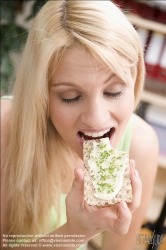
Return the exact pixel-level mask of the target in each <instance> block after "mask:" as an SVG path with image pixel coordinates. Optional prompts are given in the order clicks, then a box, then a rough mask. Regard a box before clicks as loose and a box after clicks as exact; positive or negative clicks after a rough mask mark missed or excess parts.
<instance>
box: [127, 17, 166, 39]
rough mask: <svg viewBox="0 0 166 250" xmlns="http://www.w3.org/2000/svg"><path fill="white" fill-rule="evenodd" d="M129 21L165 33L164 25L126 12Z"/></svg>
mask: <svg viewBox="0 0 166 250" xmlns="http://www.w3.org/2000/svg"><path fill="white" fill-rule="evenodd" d="M126 16H127V18H128V19H129V21H130V22H131V23H132V24H133V25H136V26H138V27H140V28H144V29H148V30H152V31H156V32H159V33H162V34H165V35H166V25H165V24H162V23H158V22H154V21H151V20H147V19H145V18H142V17H140V16H138V15H135V14H126Z"/></svg>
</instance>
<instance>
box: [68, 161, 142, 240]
mask: <svg viewBox="0 0 166 250" xmlns="http://www.w3.org/2000/svg"><path fill="white" fill-rule="evenodd" d="M130 169H131V182H132V188H133V201H132V203H128V204H126V202H120V203H117V204H115V205H110V206H109V207H100V208H99V207H96V206H95V207H93V206H89V205H88V204H87V203H86V201H84V192H83V188H84V184H83V177H84V174H83V170H82V169H81V168H76V169H75V171H74V173H75V179H74V181H73V185H72V188H71V190H70V192H69V194H68V196H67V198H66V211H67V227H68V231H69V232H72V233H75V234H84V235H86V237H87V238H91V237H92V236H93V235H95V234H97V233H99V232H102V231H109V232H113V233H116V234H126V233H127V232H128V229H129V226H130V222H131V220H132V213H133V212H134V211H135V210H136V209H137V208H138V207H139V205H140V200H141V190H142V184H141V180H140V178H139V175H138V172H137V170H135V162H134V161H133V160H130Z"/></svg>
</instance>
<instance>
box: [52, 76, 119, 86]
mask: <svg viewBox="0 0 166 250" xmlns="http://www.w3.org/2000/svg"><path fill="white" fill-rule="evenodd" d="M115 76H116V75H115V73H113V74H111V75H110V76H109V77H108V78H107V79H106V80H105V81H104V84H105V83H107V82H109V81H110V80H111V79H112V78H114V77H115ZM58 86H71V87H77V88H78V87H79V86H78V85H77V84H76V83H74V82H59V83H53V84H52V87H58Z"/></svg>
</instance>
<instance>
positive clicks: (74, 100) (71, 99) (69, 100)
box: [62, 95, 81, 103]
mask: <svg viewBox="0 0 166 250" xmlns="http://www.w3.org/2000/svg"><path fill="white" fill-rule="evenodd" d="M80 98H81V95H79V96H77V97H75V98H70V99H66V98H62V102H66V103H73V102H78V100H79V99H80Z"/></svg>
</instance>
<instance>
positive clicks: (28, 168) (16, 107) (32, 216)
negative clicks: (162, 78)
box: [5, 0, 145, 234]
mask: <svg viewBox="0 0 166 250" xmlns="http://www.w3.org/2000/svg"><path fill="white" fill-rule="evenodd" d="M78 45H79V46H82V47H83V48H85V49H87V50H88V51H89V52H90V53H92V54H93V55H94V56H95V57H96V58H98V59H99V60H100V61H101V62H103V63H104V64H105V65H106V66H108V67H110V68H111V69H112V70H113V71H114V72H115V73H116V74H117V75H118V76H120V77H121V78H122V79H123V80H124V81H125V82H126V83H127V82H128V76H127V74H126V72H125V70H124V64H123V63H122V62H121V57H120V56H121V55H122V56H123V57H124V58H126V59H127V60H126V62H127V66H129V67H130V68H131V72H132V74H136V83H135V107H136V106H137V104H138V102H139V98H140V93H141V91H142V88H143V82H144V74H145V72H144V71H145V69H144V60H143V52H142V48H141V43H140V40H139V37H138V35H137V33H136V31H135V30H134V28H133V27H132V25H131V24H130V23H129V22H128V20H127V19H126V17H125V15H124V14H123V13H122V11H121V10H120V9H119V8H118V7H117V6H115V5H114V4H113V3H112V2H109V1H80V0H79V1H76V0H74V1H72V0H68V1H65V0H62V1H48V2H47V3H46V4H45V5H44V6H43V8H42V9H41V10H40V11H39V13H38V14H37V16H36V17H35V19H34V23H33V26H32V28H31V30H30V33H29V37H28V40H27V43H26V46H25V50H24V53H23V59H22V63H21V66H20V70H19V73H18V77H17V80H16V83H15V88H14V100H13V109H12V117H11V130H10V138H9V139H10V141H9V146H8V151H7V155H6V160H5V178H6V181H7V183H8V186H7V208H8V209H7V213H8V215H7V216H8V218H9V223H8V224H9V228H8V231H9V232H10V233H18V234H19V233H29V232H31V233H37V232H47V231H48V228H49V225H48V219H47V218H48V213H49V209H50V207H51V206H52V205H55V206H56V208H57V207H58V204H59V194H60V190H61V186H60V183H61V179H62V178H64V176H65V174H66V175H67V174H71V172H70V169H71V167H70V164H71V161H70V160H69V159H71V157H72V155H73V154H72V152H71V151H70V149H69V148H68V147H67V145H66V144H65V142H64V141H63V140H62V139H61V138H60V136H59V135H58V133H57V131H56V129H55V128H54V126H53V125H52V122H51V120H50V118H49V108H48V105H49V95H48V88H49V81H50V78H51V75H52V73H53V71H54V70H55V68H56V67H57V65H58V63H59V62H60V59H61V57H62V56H63V54H64V52H65V51H66V49H70V48H72V47H73V46H78ZM67 155H68V157H67ZM67 170H68V172H66V171H67ZM62 175H63V177H62ZM13 186H14V188H13ZM42 230H43V231H42Z"/></svg>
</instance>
